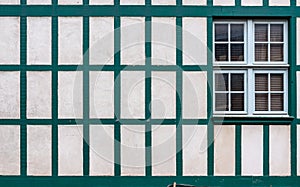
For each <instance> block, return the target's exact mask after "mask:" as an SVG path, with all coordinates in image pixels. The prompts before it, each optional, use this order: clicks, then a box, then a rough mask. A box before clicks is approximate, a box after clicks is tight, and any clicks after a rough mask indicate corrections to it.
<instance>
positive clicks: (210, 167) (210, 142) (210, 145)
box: [207, 17, 214, 176]
mask: <svg viewBox="0 0 300 187" xmlns="http://www.w3.org/2000/svg"><path fill="white" fill-rule="evenodd" d="M212 25H213V18H212V17H207V83H208V84H207V95H208V97H207V117H208V121H209V123H208V124H207V175H209V176H212V175H213V174H214V124H213V123H212V121H211V120H210V119H211V117H212V94H213V93H211V88H210V85H212V81H213V80H212V79H213V60H212V53H211V51H212V43H213V41H212Z"/></svg>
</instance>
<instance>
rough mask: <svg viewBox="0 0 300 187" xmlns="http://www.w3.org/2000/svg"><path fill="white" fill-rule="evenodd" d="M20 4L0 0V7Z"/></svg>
mask: <svg viewBox="0 0 300 187" xmlns="http://www.w3.org/2000/svg"><path fill="white" fill-rule="evenodd" d="M17 4H20V0H0V5H17Z"/></svg>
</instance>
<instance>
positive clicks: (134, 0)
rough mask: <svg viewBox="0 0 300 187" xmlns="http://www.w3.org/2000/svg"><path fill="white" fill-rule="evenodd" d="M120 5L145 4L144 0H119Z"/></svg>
mask: <svg viewBox="0 0 300 187" xmlns="http://www.w3.org/2000/svg"><path fill="white" fill-rule="evenodd" d="M120 4H121V5H145V0H120Z"/></svg>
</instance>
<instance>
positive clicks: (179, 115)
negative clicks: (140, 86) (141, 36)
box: [176, 0, 182, 176]
mask: <svg viewBox="0 0 300 187" xmlns="http://www.w3.org/2000/svg"><path fill="white" fill-rule="evenodd" d="M177 3H181V0H180V1H177ZM177 5H178V4H177ZM176 65H177V66H178V70H177V71H176V176H182V112H181V110H182V107H181V102H182V68H181V67H182V17H176Z"/></svg>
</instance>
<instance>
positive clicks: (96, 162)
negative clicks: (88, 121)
mask: <svg viewBox="0 0 300 187" xmlns="http://www.w3.org/2000/svg"><path fill="white" fill-rule="evenodd" d="M114 143H115V142H114V126H113V125H90V175H92V176H101V175H102V176H103V175H105V176H113V175H114Z"/></svg>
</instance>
